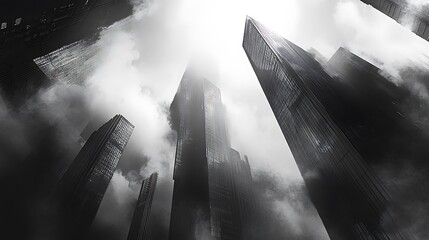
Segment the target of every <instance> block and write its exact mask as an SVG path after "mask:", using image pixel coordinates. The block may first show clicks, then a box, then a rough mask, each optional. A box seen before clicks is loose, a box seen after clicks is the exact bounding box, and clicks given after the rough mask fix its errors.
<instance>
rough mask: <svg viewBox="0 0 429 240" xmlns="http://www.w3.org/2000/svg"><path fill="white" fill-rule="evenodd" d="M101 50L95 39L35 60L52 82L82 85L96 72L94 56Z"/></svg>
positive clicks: (78, 42)
mask: <svg viewBox="0 0 429 240" xmlns="http://www.w3.org/2000/svg"><path fill="white" fill-rule="evenodd" d="M100 49H101V48H100V46H98V45H96V44H94V40H93V39H85V40H79V41H77V42H74V43H72V44H69V45H66V46H64V47H61V48H59V49H57V50H55V51H53V52H50V53H48V54H46V55H43V56H41V57H38V58H35V59H34V62H35V63H36V64H37V66H38V67H39V68H40V69H41V70H42V71H43V73H45V74H46V76H47V77H48V78H49V79H50V80H51V81H52V82H60V83H63V84H82V83H83V82H84V81H85V79H86V78H87V77H88V76H90V74H91V73H92V72H93V71H94V68H95V66H96V64H97V63H96V60H95V59H94V56H95V55H96V54H97V53H98V52H99V51H100Z"/></svg>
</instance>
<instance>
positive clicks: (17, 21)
mask: <svg viewBox="0 0 429 240" xmlns="http://www.w3.org/2000/svg"><path fill="white" fill-rule="evenodd" d="M21 21H22V18H17V19H15V26H18V25H19V24H21Z"/></svg>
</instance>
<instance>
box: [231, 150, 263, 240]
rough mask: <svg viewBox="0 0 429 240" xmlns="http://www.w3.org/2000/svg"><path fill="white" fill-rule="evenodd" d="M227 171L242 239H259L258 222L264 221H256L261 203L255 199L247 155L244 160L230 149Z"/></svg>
mask: <svg viewBox="0 0 429 240" xmlns="http://www.w3.org/2000/svg"><path fill="white" fill-rule="evenodd" d="M226 171H227V172H229V174H230V178H231V181H232V186H233V187H234V191H233V204H235V206H234V207H233V209H234V210H235V212H234V217H235V218H236V219H237V220H236V221H237V222H238V223H239V227H240V229H241V239H259V238H258V234H259V231H260V230H261V229H258V225H260V224H259V223H257V221H258V220H262V219H256V218H257V211H258V210H259V209H258V208H257V204H259V202H257V201H256V199H255V193H254V191H253V188H254V186H253V179H252V172H251V170H250V164H249V160H248V158H247V156H246V155H245V156H244V159H242V158H241V157H240V153H239V152H238V151H237V150H235V149H233V148H230V153H229V161H228V165H227V169H226Z"/></svg>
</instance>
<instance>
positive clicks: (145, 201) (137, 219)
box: [127, 173, 158, 240]
mask: <svg viewBox="0 0 429 240" xmlns="http://www.w3.org/2000/svg"><path fill="white" fill-rule="evenodd" d="M157 180H158V173H152V174H151V175H150V177H149V178H147V179H145V180H143V183H142V188H141V190H140V194H139V198H138V200H137V205H136V209H135V210H134V216H133V220H132V221H131V227H130V231H129V232H128V238H127V239H128V240H148V239H150V233H149V223H150V222H149V218H150V211H151V208H152V200H153V195H154V193H155V187H156V182H157Z"/></svg>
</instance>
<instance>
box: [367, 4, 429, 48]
mask: <svg viewBox="0 0 429 240" xmlns="http://www.w3.org/2000/svg"><path fill="white" fill-rule="evenodd" d="M361 1H362V2H364V3H366V4H368V5H371V6H373V7H374V8H375V9H377V10H379V11H380V12H382V13H384V14H386V15H387V16H389V17H390V18H392V19H394V20H395V21H397V22H398V23H401V24H403V25H407V26H410V27H411V31H413V32H414V33H415V34H417V35H418V36H420V37H421V38H423V39H425V40H426V41H429V5H426V6H422V7H418V6H413V5H412V4H411V3H409V2H408V1H407V0H361Z"/></svg>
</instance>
